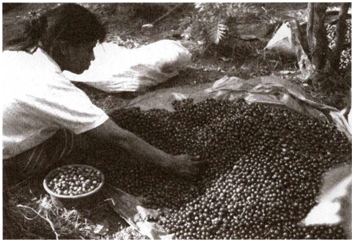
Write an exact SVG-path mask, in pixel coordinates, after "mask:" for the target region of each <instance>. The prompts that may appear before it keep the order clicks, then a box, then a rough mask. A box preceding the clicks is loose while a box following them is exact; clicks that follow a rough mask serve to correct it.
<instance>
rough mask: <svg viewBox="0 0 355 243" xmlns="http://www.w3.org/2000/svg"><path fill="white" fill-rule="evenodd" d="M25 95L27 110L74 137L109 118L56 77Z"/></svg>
mask: <svg viewBox="0 0 355 243" xmlns="http://www.w3.org/2000/svg"><path fill="white" fill-rule="evenodd" d="M27 94H28V95H27V100H28V102H26V103H27V105H28V106H29V107H28V108H27V109H33V113H34V114H36V115H37V116H38V119H40V120H44V121H45V122H47V123H48V124H54V125H55V126H57V127H61V128H66V129H68V130H71V131H73V132H74V133H75V134H80V133H83V132H86V131H89V130H91V129H93V128H96V127H98V126H100V125H101V124H103V123H104V122H105V121H107V120H108V118H109V117H108V116H107V114H106V113H105V112H104V111H103V110H102V109H100V108H99V107H97V106H95V105H94V104H93V103H92V102H91V100H90V99H89V97H88V96H87V95H86V94H85V93H84V92H83V91H82V90H80V89H79V88H77V87H76V86H75V85H74V84H72V83H71V82H70V81H69V80H67V79H66V78H65V77H63V76H62V75H60V74H57V75H56V76H54V77H53V78H52V80H51V82H48V83H46V84H45V85H43V86H41V85H40V86H39V87H37V88H36V91H35V92H29V93H27Z"/></svg>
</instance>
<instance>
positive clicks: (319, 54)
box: [307, 3, 328, 71]
mask: <svg viewBox="0 0 355 243" xmlns="http://www.w3.org/2000/svg"><path fill="white" fill-rule="evenodd" d="M308 10H309V13H308V15H309V19H308V26H307V40H308V45H309V49H310V55H311V57H312V64H313V65H314V67H315V70H316V71H321V70H323V69H324V68H325V66H326V63H327V59H326V54H327V48H328V41H327V31H326V28H325V15H326V10H327V4H326V3H309V5H308Z"/></svg>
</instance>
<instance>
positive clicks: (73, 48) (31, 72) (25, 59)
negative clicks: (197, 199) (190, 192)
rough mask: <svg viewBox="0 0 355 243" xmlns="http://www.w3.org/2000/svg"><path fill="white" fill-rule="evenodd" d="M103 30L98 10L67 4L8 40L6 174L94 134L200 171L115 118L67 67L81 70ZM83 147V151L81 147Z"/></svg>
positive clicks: (24, 170) (141, 156)
mask: <svg viewBox="0 0 355 243" xmlns="http://www.w3.org/2000/svg"><path fill="white" fill-rule="evenodd" d="M105 35H106V32H105V29H104V27H103V26H102V25H101V24H100V23H99V21H98V20H97V18H96V17H95V15H94V14H93V13H91V12H90V11H88V10H87V9H85V8H83V7H81V6H80V5H77V4H62V5H60V6H59V7H57V8H55V9H53V10H50V11H48V12H47V13H46V14H45V15H43V16H41V17H39V16H34V18H33V19H32V20H31V22H30V24H29V26H28V28H27V29H26V31H25V32H24V36H23V37H20V38H17V39H15V40H11V41H9V42H7V43H6V46H5V49H7V51H4V52H3V60H5V67H4V71H5V79H3V80H6V83H5V84H4V86H5V87H4V101H5V104H4V109H3V158H4V161H3V162H4V170H5V171H4V176H6V175H7V174H8V173H11V171H10V170H12V171H13V170H14V169H7V168H11V167H12V168H16V171H15V173H16V174H20V175H21V176H22V175H25V176H28V175H30V174H33V173H36V172H37V171H40V170H43V169H45V168H47V167H48V166H49V163H50V162H51V163H52V162H55V161H63V158H64V157H65V156H69V155H71V154H72V153H73V151H74V152H78V151H79V150H80V149H83V147H85V146H83V145H84V144H85V141H89V143H90V141H93V142H94V143H95V144H100V145H102V147H106V148H109V149H110V150H116V149H123V150H125V151H127V152H129V153H130V154H132V155H133V156H134V157H136V158H137V160H138V161H142V162H147V163H153V164H155V165H157V166H159V167H160V168H163V169H166V170H168V171H171V172H174V173H176V174H179V175H182V176H191V175H194V174H196V173H198V170H199V168H198V167H199V165H200V162H199V161H197V158H195V157H191V156H188V155H178V156H173V155H170V154H167V153H165V152H163V151H161V150H159V149H157V148H155V147H153V146H151V145H150V144H148V143H147V142H145V141H143V140H142V139H140V138H139V137H137V136H136V135H134V134H132V133H131V132H129V131H126V130H124V129H122V128H120V127H119V126H117V125H116V124H115V123H114V122H113V121H112V120H111V119H110V118H109V117H108V116H107V115H106V114H105V112H104V111H102V110H101V109H100V108H98V107H96V106H95V105H93V104H92V103H91V101H90V100H89V98H88V97H87V96H86V94H85V93H84V92H83V91H81V90H80V89H78V88H77V87H76V86H75V85H73V84H72V83H71V82H70V81H69V80H67V79H66V78H65V77H64V76H63V75H62V71H64V70H68V71H71V72H73V73H77V74H80V73H82V72H84V70H86V69H88V68H89V66H90V62H91V61H92V60H94V58H95V57H94V54H93V48H94V47H95V45H96V44H97V42H102V41H103V40H104V38H105ZM80 153H81V152H80Z"/></svg>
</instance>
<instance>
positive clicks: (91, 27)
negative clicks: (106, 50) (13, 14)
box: [5, 3, 106, 55]
mask: <svg viewBox="0 0 355 243" xmlns="http://www.w3.org/2000/svg"><path fill="white" fill-rule="evenodd" d="M33 15H34V14H33ZM105 37H106V30H105V28H104V26H103V25H102V24H101V23H100V22H99V20H98V19H97V18H96V16H95V14H93V13H92V12H90V11H89V10H88V9H86V8H84V7H82V6H80V5H78V4H74V3H66V4H62V5H60V6H59V7H56V8H54V9H52V10H49V11H48V12H46V13H45V14H43V15H41V16H38V15H36V16H32V18H31V20H30V21H29V23H28V24H27V25H26V27H25V31H24V34H23V36H21V37H19V38H17V39H14V40H10V41H8V42H7V43H6V44H5V49H10V50H22V51H27V52H34V51H35V49H37V47H38V46H39V43H41V47H42V48H43V49H44V50H45V51H47V52H48V53H51V54H52V55H56V54H55V53H53V52H56V50H55V49H58V48H57V47H58V46H57V45H58V44H59V43H60V42H63V41H65V42H67V43H68V44H70V45H74V46H75V45H78V44H83V43H89V42H93V41H99V42H102V41H103V40H104V39H105Z"/></svg>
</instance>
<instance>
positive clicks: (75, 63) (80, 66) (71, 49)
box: [61, 41, 97, 74]
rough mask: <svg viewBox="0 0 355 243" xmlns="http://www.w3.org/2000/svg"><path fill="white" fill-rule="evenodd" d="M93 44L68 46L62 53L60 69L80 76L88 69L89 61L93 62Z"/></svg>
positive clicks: (94, 44) (94, 43)
mask: <svg viewBox="0 0 355 243" xmlns="http://www.w3.org/2000/svg"><path fill="white" fill-rule="evenodd" d="M96 43H97V42H96V41H95V42H90V43H84V44H80V45H77V46H72V45H68V46H67V47H66V51H65V52H64V58H63V60H61V61H62V65H61V68H62V69H63V71H64V70H68V71H70V72H72V73H76V74H81V73H83V72H84V71H85V70H87V69H88V68H89V67H90V64H91V61H93V60H95V55H94V51H93V50H94V47H95V46H96Z"/></svg>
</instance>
